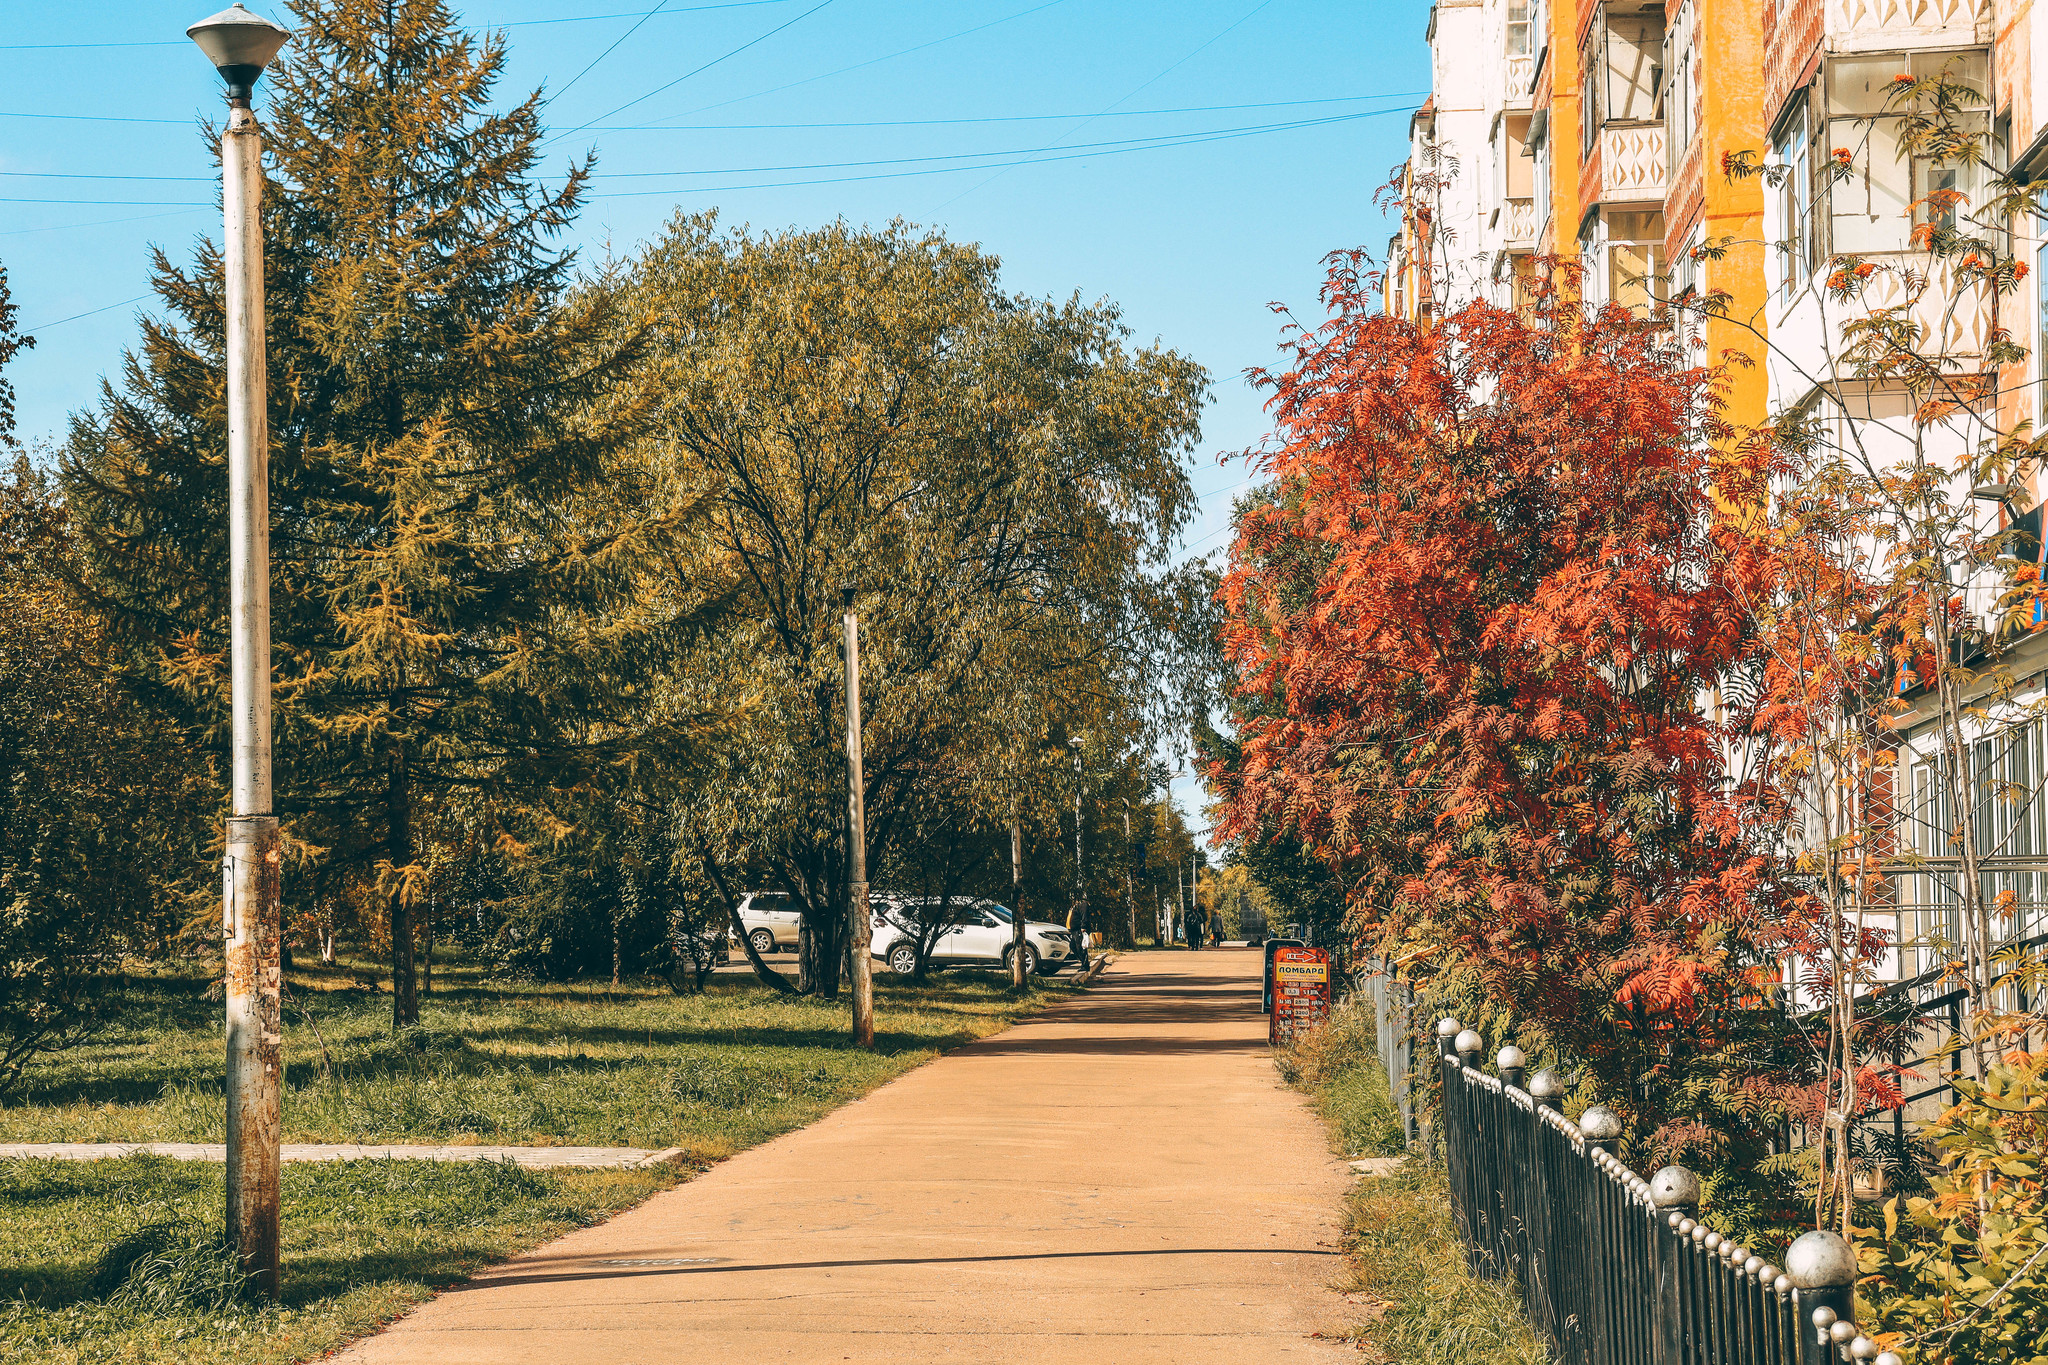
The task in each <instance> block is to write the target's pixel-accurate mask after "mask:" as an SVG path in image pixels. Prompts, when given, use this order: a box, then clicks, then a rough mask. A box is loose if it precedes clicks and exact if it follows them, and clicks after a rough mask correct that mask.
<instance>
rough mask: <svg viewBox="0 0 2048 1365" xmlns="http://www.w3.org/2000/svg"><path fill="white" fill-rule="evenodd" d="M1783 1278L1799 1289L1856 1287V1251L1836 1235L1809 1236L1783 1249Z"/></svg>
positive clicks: (1811, 1234) (1829, 1233) (1806, 1235)
mask: <svg viewBox="0 0 2048 1365" xmlns="http://www.w3.org/2000/svg"><path fill="white" fill-rule="evenodd" d="M1785 1274H1786V1275H1787V1276H1789V1277H1790V1278H1791V1280H1792V1283H1793V1285H1794V1287H1796V1288H1799V1289H1836V1288H1840V1287H1841V1286H1843V1285H1847V1284H1854V1283H1856V1251H1855V1248H1853V1247H1851V1246H1850V1245H1849V1243H1848V1242H1847V1240H1845V1239H1844V1238H1843V1237H1842V1236H1841V1235H1840V1234H1839V1233H1833V1232H1809V1233H1807V1234H1805V1235H1804V1236H1802V1237H1800V1238H1799V1240H1798V1241H1796V1242H1794V1243H1792V1245H1791V1246H1790V1247H1789V1248H1787V1249H1786V1252H1785Z"/></svg>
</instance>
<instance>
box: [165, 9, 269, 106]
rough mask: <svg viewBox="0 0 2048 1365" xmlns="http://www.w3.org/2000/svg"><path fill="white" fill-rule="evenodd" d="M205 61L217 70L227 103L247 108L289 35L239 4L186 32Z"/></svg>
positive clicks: (200, 22) (202, 20)
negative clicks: (257, 83)
mask: <svg viewBox="0 0 2048 1365" xmlns="http://www.w3.org/2000/svg"><path fill="white" fill-rule="evenodd" d="M185 36H186V37H188V38H190V39H191V40H192V41H193V42H195V43H197V44H199V50H200V51H201V52H204V53H205V54H206V59H207V60H208V61H210V62H212V63H213V64H214V65H215V66H216V67H218V68H220V74H221V78H222V79H223V80H225V81H226V82H227V83H228V103H230V104H247V103H248V102H249V95H250V93H251V92H252V91H253V90H255V88H256V80H257V78H258V77H259V76H261V75H262V74H263V68H264V67H266V66H269V65H270V59H271V58H273V57H275V56H276V55H277V50H278V49H279V48H281V47H283V46H284V42H285V39H286V38H289V37H290V36H291V35H290V34H289V33H287V32H285V31H284V30H283V29H281V28H279V27H278V26H277V25H276V24H273V23H271V22H270V21H269V20H268V19H265V18H263V17H262V16H261V15H256V14H251V13H249V11H247V10H245V9H243V8H242V6H241V4H240V3H239V0H237V3H236V4H233V5H230V6H229V7H228V8H226V9H224V10H222V11H221V12H220V13H219V14H216V15H214V16H213V17H212V18H211V19H201V20H200V21H199V22H198V23H196V24H194V25H192V27H190V28H188V29H186V30H185Z"/></svg>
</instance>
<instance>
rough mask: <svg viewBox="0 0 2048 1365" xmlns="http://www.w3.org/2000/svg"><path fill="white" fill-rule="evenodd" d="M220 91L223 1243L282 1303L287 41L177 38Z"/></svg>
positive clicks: (235, 28)
mask: <svg viewBox="0 0 2048 1365" xmlns="http://www.w3.org/2000/svg"><path fill="white" fill-rule="evenodd" d="M185 34H186V36H187V37H189V38H191V39H192V41H193V42H195V43H197V44H198V45H199V50H200V51H201V52H204V53H205V54H206V55H207V57H208V58H209V59H211V60H212V62H213V64H214V66H216V67H217V68H219V70H220V74H221V76H222V78H223V79H225V80H226V81H227V100H228V126H227V130H226V131H225V132H224V133H223V134H222V135H221V144H220V162H221V182H222V183H221V203H222V207H223V210H224V217H225V235H226V243H225V246H226V251H225V256H224V259H223V264H224V266H225V270H226V276H227V417H228V544H229V594H228V595H229V606H228V619H229V629H230V632H231V635H232V662H231V665H230V668H231V673H232V679H233V682H232V693H233V699H232V705H233V707H234V738H233V748H234V779H233V788H234V806H233V813H232V814H230V815H229V816H228V827H227V856H226V858H225V860H224V865H223V867H222V875H221V893H222V896H221V901H222V903H221V927H222V930H223V933H224V938H225V940H226V947H225V952H224V954H223V956H224V958H225V960H226V969H227V970H226V977H227V980H226V983H225V990H226V999H227V1101H228V1113H227V1138H228V1144H227V1146H228V1150H227V1234H228V1240H229V1241H230V1242H231V1243H232V1244H233V1246H234V1248H235V1251H236V1253H237V1254H238V1255H239V1256H240V1258H241V1262H242V1268H243V1270H245V1271H246V1272H247V1273H248V1275H249V1277H250V1280H251V1282H252V1283H253V1284H254V1285H255V1286H256V1287H257V1288H258V1289H259V1290H261V1291H262V1292H263V1293H266V1294H269V1295H271V1296H273V1297H274V1296H275V1295H276V1293H277V1269H278V1231H277V1205H278V1191H279V1185H280V1183H281V1175H280V1169H279V1159H280V1152H279V1148H278V1141H279V1136H280V1132H281V1128H282V1116H281V1113H280V1109H279V1098H278V1096H279V1087H280V1082H281V1079H282V1078H281V1077H280V1075H279V1067H280V1065H281V1060H282V1053H283V1043H284V1038H283V1032H284V1015H283V1009H282V1006H281V1003H280V998H279V993H280V990H281V988H282V984H283V982H282V974H281V972H280V969H279V964H278V896H279V873H280V858H279V847H280V845H279V840H278V833H277V815H276V812H275V810H274V809H273V807H272V805H271V797H270V494H269V480H270V426H269V417H268V411H267V409H268V395H267V392H266V390H267V384H266V382H265V381H266V372H265V367H266V359H265V354H264V337H263V224H262V219H261V216H260V211H261V208H262V203H263V130H262V127H261V125H259V124H258V123H257V122H256V115H255V113H254V111H253V110H251V109H250V107H249V97H250V95H251V93H252V92H253V91H254V89H255V86H256V81H257V79H258V78H259V77H261V76H262V75H263V68H264V67H266V66H268V65H269V64H270V59H271V58H273V57H275V56H276V55H277V52H278V49H279V48H281V47H283V46H284V41H285V37H286V34H285V31H284V30H283V29H281V28H279V27H278V26H277V25H276V24H273V23H271V22H270V21H269V20H268V19H263V18H259V17H257V16H256V15H254V14H251V13H249V11H247V10H246V9H243V8H242V7H241V6H240V5H239V4H237V5H235V6H233V7H232V8H229V9H225V10H222V11H221V12H220V13H219V14H216V15H214V16H213V17H212V18H211V19H204V20H201V21H200V22H199V23H196V24H194V25H193V26H192V27H190V28H188V29H186V30H185Z"/></svg>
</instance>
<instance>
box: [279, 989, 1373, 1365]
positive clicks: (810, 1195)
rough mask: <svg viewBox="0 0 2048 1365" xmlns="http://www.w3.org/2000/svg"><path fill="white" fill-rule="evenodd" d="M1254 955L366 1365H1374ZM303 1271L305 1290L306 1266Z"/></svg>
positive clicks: (864, 1124)
mask: <svg viewBox="0 0 2048 1365" xmlns="http://www.w3.org/2000/svg"><path fill="white" fill-rule="evenodd" d="M1260 966H1261V959H1260V956H1259V955H1258V954H1256V953H1247V952H1206V953H1199V954H1196V953H1187V954H1164V953H1160V954H1135V953H1134V954H1131V955H1129V956H1128V957H1125V958H1124V959H1122V960H1121V961H1120V962H1119V963H1118V964H1117V965H1116V966H1115V967H1113V968H1112V969H1111V970H1110V971H1109V972H1108V973H1107V975H1105V976H1104V977H1103V979H1102V981H1101V982H1100V984H1099V985H1098V986H1097V987H1096V988H1095V989H1094V990H1092V991H1090V992H1088V993H1087V994H1086V995H1083V996H1080V997H1078V998H1076V999H1073V1000H1070V1001H1067V1002H1064V1003H1062V1004H1060V1005H1057V1006H1055V1007H1053V1008H1050V1009H1048V1010H1047V1011H1045V1012H1044V1013H1042V1014H1039V1015H1036V1016H1033V1017H1032V1018H1031V1019H1029V1020H1027V1021H1026V1022H1024V1023H1022V1024H1019V1025H1018V1026H1016V1027H1014V1028H1012V1029H1010V1030H1008V1031H1007V1032H1004V1033H1000V1034H997V1035H995V1036H993V1037H991V1038H986V1039H983V1040H981V1041H980V1042H977V1043H972V1044H969V1045H967V1046H965V1047H963V1048H961V1049H959V1050H958V1051H956V1052H953V1053H950V1054H948V1055H947V1056H945V1057H942V1058H940V1059H939V1060H937V1061H935V1062H933V1063H931V1064H930V1065H928V1066H925V1067H921V1068H919V1069H918V1070H916V1071H913V1072H911V1073H910V1074H908V1075H906V1076H904V1077H902V1078H900V1079H898V1080H896V1081H894V1082H892V1083H891V1084H889V1085H887V1086H884V1087H883V1088H882V1089H880V1090H878V1091H876V1092H875V1093H874V1094H872V1095H870V1096H868V1097H867V1098H866V1099H864V1100H860V1101H857V1102H855V1103H853V1104H850V1105H847V1106H846V1107H845V1108H843V1109H840V1110H838V1111H836V1112H835V1113H833V1114H831V1115H829V1116H827V1117H826V1118H824V1119H823V1120H821V1121H819V1122H818V1123H816V1124H813V1125H812V1126H811V1127H809V1128H806V1129H803V1130H800V1131H798V1132H795V1133H790V1134H787V1135H785V1136H783V1137H781V1138H778V1139H776V1140H775V1141H773V1142H770V1143H766V1144H764V1145H762V1146H760V1147H757V1148H754V1149H753V1150H751V1151H748V1152H744V1153H742V1154H740V1155H739V1156H737V1157H734V1158H733V1159H732V1160H730V1161H727V1162H725V1163H723V1164H722V1165H720V1166H718V1167H717V1168H715V1169H713V1170H712V1171H710V1172H708V1173H706V1174H705V1175H704V1176H702V1177H700V1178H699V1179H697V1180H695V1181H693V1182H691V1183H690V1184H688V1185H684V1186H680V1187H678V1188H676V1189H673V1190H670V1191H667V1192H665V1193H663V1194H660V1195H657V1196H655V1197H654V1198H653V1199H651V1200H649V1201H648V1202H647V1203H645V1204H643V1205H641V1206H640V1207H639V1208H637V1209H634V1210H632V1211H630V1212H628V1213H625V1214H622V1215H620V1216H619V1217H617V1218H614V1219H612V1220H611V1221H610V1222H608V1223H605V1224H603V1225H601V1226H599V1227H594V1228H589V1229H585V1230H583V1231H580V1232H576V1233H572V1234H570V1235H569V1236H567V1237H564V1238H562V1239H561V1240H559V1241H557V1242H554V1243H552V1244H550V1245H549V1246H546V1247H543V1248H540V1249H539V1250H537V1251H535V1252H533V1253H531V1254H529V1255H526V1256H522V1257H520V1258H518V1259H516V1260H514V1261H511V1262H509V1263H507V1264H505V1265H503V1266H500V1267H498V1268H496V1269H494V1270H491V1271H487V1272H485V1273H484V1274H482V1275H480V1276H478V1277H477V1278H476V1279H475V1280H474V1281H472V1282H470V1283H469V1284H467V1285H464V1286H461V1287H459V1288H457V1289H453V1290H450V1291H449V1292H447V1293H445V1294H443V1295H441V1296H440V1297H439V1298H438V1299H436V1300H434V1301H433V1302H431V1303H428V1304H425V1305H423V1306H421V1307H420V1308H419V1309H417V1310H416V1311H415V1312H413V1313H412V1315H411V1316H409V1317H407V1318H405V1319H404V1320H402V1321H400V1322H399V1323H397V1324H395V1325H394V1326H393V1327H391V1328H390V1329H388V1330H387V1331H385V1332H384V1333H382V1334H381V1335H378V1336H375V1337H372V1338H369V1339H367V1340H365V1341H363V1342H360V1343H358V1344H357V1345H356V1346H355V1347H354V1348H352V1349H351V1350H349V1351H348V1352H346V1353H345V1354H344V1356H343V1357H341V1358H342V1359H344V1360H347V1361H349V1362H352V1363H353V1365H486V1362H488V1365H582V1363H583V1362H601V1365H657V1362H659V1363H661V1365H667V1363H668V1362H673V1361H676V1360H681V1359H690V1360H710V1361H716V1362H722V1363H725V1365H752V1362H756V1361H796V1362H828V1361H829V1362H843V1361H862V1362H884V1361H886V1362H889V1365H918V1363H920V1362H938V1361H976V1362H979V1361H997V1360H1000V1361H1003V1362H1006V1363H1007V1362H1022V1363H1025V1365H1029V1363H1030V1362H1056V1361H1063V1362H1082V1361H1087V1362H1097V1361H1105V1362H1106V1361H1115V1362H1117V1363H1118V1365H1155V1363H1156V1365H1166V1362H1173V1363H1174V1365H1252V1363H1253V1362H1259V1363H1260V1365H1270V1363H1271V1362H1275V1361H1318V1360H1322V1361H1334V1360H1338V1359H1350V1358H1352V1357H1351V1353H1350V1352H1349V1351H1346V1350H1343V1349H1342V1348H1340V1347H1337V1346H1335V1345H1333V1344H1330V1343H1327V1342H1323V1341H1319V1340H1315V1339H1313V1337H1312V1336H1311V1334H1312V1333H1314V1332H1316V1331H1318V1330H1324V1331H1329V1330H1334V1329H1335V1328H1337V1327H1338V1326H1339V1325H1340V1324H1341V1322H1342V1305H1341V1303H1340V1301H1339V1300H1338V1298H1337V1296H1336V1295H1334V1294H1332V1293H1331V1292H1330V1291H1329V1289H1328V1287H1327V1286H1328V1284H1329V1282H1330V1281H1331V1280H1332V1279H1333V1278H1334V1277H1335V1276H1336V1275H1337V1273H1338V1271H1339V1259H1338V1258H1339V1252H1338V1249H1337V1240H1338V1238H1337V1230H1336V1224H1335V1214H1336V1210H1337V1203H1338V1200H1339V1198H1340V1197H1341V1195H1342V1194H1343V1192H1344V1191H1345V1189H1346V1188H1347V1187H1348V1185H1349V1182H1350V1180H1351V1178H1352V1177H1351V1173H1350V1171H1349V1170H1348V1169H1347V1168H1346V1167H1345V1165H1344V1164H1343V1163H1341V1162H1339V1161H1337V1160H1336V1159H1335V1158H1334V1157H1332V1156H1331V1155H1330V1153H1329V1150H1328V1141H1327V1138H1326V1136H1325V1133H1324V1129H1323V1127H1322V1125H1321V1124H1320V1122H1319V1121H1318V1120H1317V1119H1316V1118H1315V1117H1314V1115H1313V1114H1312V1113H1311V1112H1310V1111H1309V1110H1308V1108H1307V1107H1306V1105H1305V1104H1304V1103H1303V1101H1302V1100H1301V1098H1300V1097H1299V1096H1297V1095H1295V1094H1293V1093H1292V1092H1290V1091H1288V1090H1286V1089H1285V1088H1283V1087H1282V1086H1281V1085H1280V1083H1279V1081H1278V1079H1277V1077H1276V1076H1275V1074H1274V1071H1273V1066H1272V1063H1271V1061H1270V1059H1269V1058H1268V1056H1267V1051H1266V1045H1265V1020H1264V1018H1263V1017H1262V1016H1261V1015H1260V1014H1259V1012H1258V986H1259V970H1260ZM289 1273H290V1272H289V1267H287V1274H289Z"/></svg>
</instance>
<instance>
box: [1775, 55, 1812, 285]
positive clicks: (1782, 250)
mask: <svg viewBox="0 0 2048 1365" xmlns="http://www.w3.org/2000/svg"><path fill="white" fill-rule="evenodd" d="M1796 98H1797V100H1798V105H1797V107H1796V110H1795V112H1794V113H1793V115H1792V116H1791V117H1790V118H1789V119H1787V120H1786V122H1785V126H1784V128H1783V130H1782V131H1781V132H1780V133H1779V134H1778V141H1777V145H1776V146H1774V147H1773V148H1772V149H1771V150H1772V152H1773V153H1774V156H1775V159H1776V161H1777V163H1778V164H1779V165H1780V166H1784V167H1786V168H1787V171H1786V175H1785V179H1784V180H1783V181H1782V182H1781V183H1780V184H1779V185H1778V188H1777V190H1776V191H1775V193H1776V194H1777V196H1778V233H1779V238H1778V242H1777V251H1778V263H1779V267H1780V273H1779V288H1780V291H1781V292H1782V293H1783V295H1784V297H1785V298H1787V299H1789V298H1791V297H1792V295H1793V294H1795V293H1797V292H1798V290H1799V287H1800V286H1801V285H1803V284H1805V283H1806V281H1807V279H1808V278H1809V277H1810V276H1811V275H1812V274H1813V271H1814V267H1815V266H1816V265H1817V264H1818V263H1819V262H1818V256H1819V251H1818V247H1819V242H1818V241H1817V239H1816V237H1815V234H1814V222H1813V219H1814V214H1813V202H1814V189H1815V184H1814V178H1813V176H1814V172H1813V137H1812V134H1811V131H1810V124H1811V119H1812V115H1811V111H1810V110H1809V108H1808V105H1807V97H1806V94H1805V93H1804V92H1803V91H1802V92H1801V93H1800V94H1799V95H1798V96H1797V97H1796Z"/></svg>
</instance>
